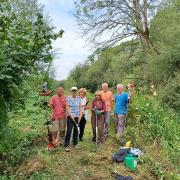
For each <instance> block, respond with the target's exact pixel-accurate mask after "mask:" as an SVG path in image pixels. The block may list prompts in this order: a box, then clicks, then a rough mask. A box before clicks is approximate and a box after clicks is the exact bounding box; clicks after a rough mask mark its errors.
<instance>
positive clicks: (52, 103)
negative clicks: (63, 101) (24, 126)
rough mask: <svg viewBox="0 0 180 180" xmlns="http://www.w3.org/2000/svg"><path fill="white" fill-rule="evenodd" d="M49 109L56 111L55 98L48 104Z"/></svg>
mask: <svg viewBox="0 0 180 180" xmlns="http://www.w3.org/2000/svg"><path fill="white" fill-rule="evenodd" d="M48 107H50V108H52V109H54V98H53V97H52V98H51V99H50V101H49V103H48Z"/></svg>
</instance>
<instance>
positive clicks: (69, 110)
mask: <svg viewBox="0 0 180 180" xmlns="http://www.w3.org/2000/svg"><path fill="white" fill-rule="evenodd" d="M66 110H67V112H68V114H69V116H70V118H71V119H72V120H73V121H74V116H73V114H72V113H71V108H70V106H69V104H68V102H66Z"/></svg>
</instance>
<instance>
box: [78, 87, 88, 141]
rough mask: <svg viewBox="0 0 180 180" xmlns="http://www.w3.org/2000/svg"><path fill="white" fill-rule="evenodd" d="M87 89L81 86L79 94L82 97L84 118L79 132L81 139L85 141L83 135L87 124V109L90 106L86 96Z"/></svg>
mask: <svg viewBox="0 0 180 180" xmlns="http://www.w3.org/2000/svg"><path fill="white" fill-rule="evenodd" d="M86 92H87V91H86V89H85V88H80V90H79V96H80V99H81V106H82V118H81V120H80V122H79V128H80V133H79V141H83V135H84V128H85V125H86V117H85V113H86V109H87V108H88V99H87V97H86Z"/></svg>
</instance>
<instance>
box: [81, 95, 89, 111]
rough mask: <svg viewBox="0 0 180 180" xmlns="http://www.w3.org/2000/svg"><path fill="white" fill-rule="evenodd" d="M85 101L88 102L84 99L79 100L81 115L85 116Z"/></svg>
mask: <svg viewBox="0 0 180 180" xmlns="http://www.w3.org/2000/svg"><path fill="white" fill-rule="evenodd" d="M87 101H88V100H87V98H86V97H83V98H81V106H82V114H85V108H86V103H87Z"/></svg>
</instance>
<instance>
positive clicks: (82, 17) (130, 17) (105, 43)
mask: <svg viewBox="0 0 180 180" xmlns="http://www.w3.org/2000/svg"><path fill="white" fill-rule="evenodd" d="M160 2H161V1H156V3H154V1H148V0H144V1H139V0H133V1H132V0H111V1H101V0H85V1H81V0H79V1H76V3H75V5H76V13H75V18H76V20H77V24H78V25H79V27H80V30H81V31H82V34H83V35H84V36H85V37H87V39H88V41H90V42H91V43H95V45H96V47H97V46H98V47H100V48H104V47H109V46H112V45H115V44H117V43H119V42H120V41H121V40H124V39H127V38H129V37H130V38H132V37H135V38H137V39H140V42H141V44H142V45H143V46H144V47H148V48H150V47H153V43H152V40H151V39H150V36H149V34H150V29H149V24H150V20H151V18H153V16H154V15H155V9H156V6H157V5H158V4H159V3H160ZM156 52H157V51H156Z"/></svg>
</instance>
